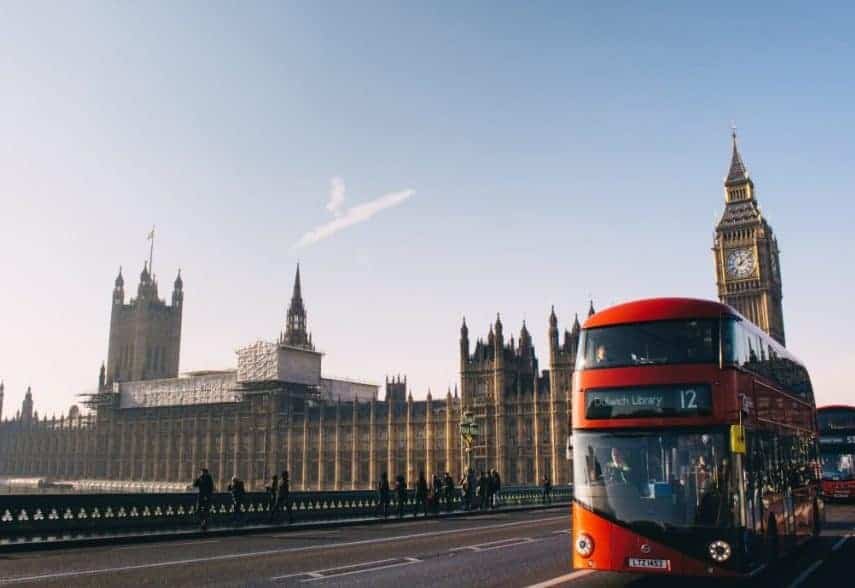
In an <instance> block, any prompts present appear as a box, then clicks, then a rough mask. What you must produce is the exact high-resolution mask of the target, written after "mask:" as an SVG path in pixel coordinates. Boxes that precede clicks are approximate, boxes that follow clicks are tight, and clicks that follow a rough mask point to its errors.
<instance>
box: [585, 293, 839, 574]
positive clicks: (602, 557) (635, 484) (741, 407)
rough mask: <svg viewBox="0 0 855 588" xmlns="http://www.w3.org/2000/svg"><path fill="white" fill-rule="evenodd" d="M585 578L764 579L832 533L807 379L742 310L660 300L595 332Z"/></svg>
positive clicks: (589, 367)
mask: <svg viewBox="0 0 855 588" xmlns="http://www.w3.org/2000/svg"><path fill="white" fill-rule="evenodd" d="M576 369H577V371H576V374H575V377H574V388H573V430H572V436H571V443H570V444H571V446H572V456H573V480H574V505H573V515H572V519H573V520H572V538H573V542H572V546H571V549H572V552H573V566H574V567H576V568H584V569H594V570H610V571H621V572H636V573H637V572H645V573H656V574H686V575H703V576H714V577H715V576H732V575H740V574H751V573H756V572H757V571H759V570H760V569H762V568H763V567H764V566H765V565H766V564H767V563H769V562H770V561H772V560H775V559H777V558H778V557H780V556H781V555H783V554H784V553H786V552H787V551H789V550H790V549H792V548H793V547H795V546H796V545H797V544H798V543H800V542H802V541H804V540H807V539H809V538H810V537H812V536H815V535H818V534H819V531H820V526H821V522H822V520H823V516H824V515H823V512H824V510H823V503H822V497H821V493H820V483H819V456H818V445H817V438H816V437H817V436H816V407H815V404H814V399H813V391H812V389H811V384H810V379H809V377H808V373H807V370H806V369H805V368H804V366H803V365H802V364H801V363H799V361H797V360H796V359H795V358H794V357H793V356H792V355H791V354H790V353H789V352H788V351H787V350H786V349H784V347H782V346H781V345H779V344H778V343H777V342H775V341H774V340H773V339H772V338H770V337H769V336H768V335H766V334H765V333H764V332H763V331H761V330H760V329H759V328H758V327H756V326H755V325H753V324H752V323H750V322H749V321H748V320H746V319H745V318H744V317H742V316H741V315H740V314H739V313H738V312H736V311H735V310H734V309H732V308H730V307H729V306H726V305H724V304H720V303H718V302H710V301H705V300H694V299H686V298H657V299H650V300H640V301H637V302H630V303H627V304H621V305H619V306H614V307H612V308H609V309H606V310H603V311H601V312H599V313H597V314H595V315H593V316H591V317H590V318H588V320H587V321H586V322H585V325H584V327H583V330H582V335H581V339H580V343H579V352H578V360H577V366H576Z"/></svg>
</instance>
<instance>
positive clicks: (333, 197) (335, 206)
mask: <svg viewBox="0 0 855 588" xmlns="http://www.w3.org/2000/svg"><path fill="white" fill-rule="evenodd" d="M327 210H329V211H330V212H331V213H333V216H341V215H342V214H343V213H344V180H342V179H341V178H339V177H335V178H332V179H331V180H330V201H329V202H327Z"/></svg>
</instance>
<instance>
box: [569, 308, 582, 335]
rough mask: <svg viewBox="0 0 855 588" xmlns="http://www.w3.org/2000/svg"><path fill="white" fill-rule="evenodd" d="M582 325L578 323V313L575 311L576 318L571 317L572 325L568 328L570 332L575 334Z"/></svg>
mask: <svg viewBox="0 0 855 588" xmlns="http://www.w3.org/2000/svg"><path fill="white" fill-rule="evenodd" d="M581 328H582V325H581V324H580V323H579V313H578V312H577V313H576V318H574V319H573V326H572V327H571V328H570V333H571V334H573V335H576V334H577V333H579V331H580V330H581Z"/></svg>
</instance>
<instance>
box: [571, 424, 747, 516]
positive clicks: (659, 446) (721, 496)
mask: <svg viewBox="0 0 855 588" xmlns="http://www.w3.org/2000/svg"><path fill="white" fill-rule="evenodd" d="M573 452H574V455H573V467H574V469H575V472H574V483H575V487H574V497H575V499H576V500H577V501H578V502H580V503H581V504H582V505H583V506H585V507H587V508H589V509H591V510H593V511H594V512H596V513H598V514H600V515H602V516H605V517H606V518H609V519H611V520H613V521H615V522H618V523H621V524H624V525H627V526H629V527H639V526H642V525H645V524H647V525H655V526H657V527H660V528H667V527H683V528H685V527H696V526H704V527H729V526H731V525H732V524H734V520H733V516H732V511H731V508H732V507H733V505H732V504H731V502H732V501H731V500H730V499H729V496H730V495H731V493H730V492H729V491H728V489H729V488H731V486H732V481H731V468H730V467H729V465H728V462H729V460H728V455H727V453H726V450H725V436H724V434H723V433H721V432H713V433H697V432H680V431H655V432H641V433H636V432H632V433H629V432H627V433H623V432H621V433H613V432H608V433H600V432H584V431H574V434H573Z"/></svg>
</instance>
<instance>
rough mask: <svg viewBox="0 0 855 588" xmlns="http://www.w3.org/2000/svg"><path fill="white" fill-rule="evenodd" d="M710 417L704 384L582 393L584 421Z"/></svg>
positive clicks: (707, 388) (706, 388)
mask: <svg viewBox="0 0 855 588" xmlns="http://www.w3.org/2000/svg"><path fill="white" fill-rule="evenodd" d="M710 414H712V392H711V390H710V387H709V385H707V384H680V385H676V386H673V385H667V386H644V387H633V388H597V389H594V390H588V391H587V392H586V393H585V418H589V419H626V418H643V417H688V416H705V415H710Z"/></svg>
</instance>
